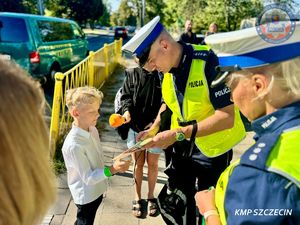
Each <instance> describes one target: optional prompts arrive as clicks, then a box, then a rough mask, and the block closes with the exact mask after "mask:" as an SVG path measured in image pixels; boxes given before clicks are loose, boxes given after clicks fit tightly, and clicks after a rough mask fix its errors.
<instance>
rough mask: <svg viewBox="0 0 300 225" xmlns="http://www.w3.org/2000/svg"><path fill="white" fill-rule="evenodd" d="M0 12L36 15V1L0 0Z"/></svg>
mask: <svg viewBox="0 0 300 225" xmlns="http://www.w3.org/2000/svg"><path fill="white" fill-rule="evenodd" d="M0 12H18V13H31V14H38V9H37V2H36V0H13V1H12V0H1V3H0Z"/></svg>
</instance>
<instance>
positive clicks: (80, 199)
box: [62, 87, 130, 225]
mask: <svg viewBox="0 0 300 225" xmlns="http://www.w3.org/2000/svg"><path fill="white" fill-rule="evenodd" d="M102 98H103V94H102V92H100V91H98V90H97V89H95V88H92V87H79V88H75V89H71V90H69V91H68V92H67V95H66V105H67V107H68V109H69V113H70V115H71V116H72V117H73V119H74V122H73V125H72V129H71V130H70V132H69V134H68V135H67V137H66V139H65V142H64V145H63V148H62V152H63V156H64V160H65V164H66V167H67V171H68V186H69V188H70V191H71V194H72V197H73V200H74V203H75V204H76V206H77V208H78V209H77V220H76V222H75V225H82V224H85V225H93V223H94V219H95V215H96V211H97V209H98V207H99V205H100V204H101V201H102V197H103V193H104V192H105V191H106V188H107V181H106V180H107V178H108V177H110V176H112V175H114V174H115V173H117V172H125V171H126V170H127V169H128V167H129V164H130V162H129V161H127V162H124V161H115V162H114V164H113V165H112V166H110V167H106V166H104V162H103V155H102V150H101V147H100V139H99V134H98V131H97V129H96V127H95V125H96V123H97V119H98V117H99V107H100V104H101V103H102Z"/></svg>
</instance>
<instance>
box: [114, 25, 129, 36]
mask: <svg viewBox="0 0 300 225" xmlns="http://www.w3.org/2000/svg"><path fill="white" fill-rule="evenodd" d="M119 38H123V39H127V38H128V35H127V30H126V28H125V27H116V28H115V39H119Z"/></svg>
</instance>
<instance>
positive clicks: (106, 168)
mask: <svg viewBox="0 0 300 225" xmlns="http://www.w3.org/2000/svg"><path fill="white" fill-rule="evenodd" d="M104 174H105V176H106V177H111V176H112V175H113V174H112V173H111V172H110V169H109V167H108V166H105V167H104Z"/></svg>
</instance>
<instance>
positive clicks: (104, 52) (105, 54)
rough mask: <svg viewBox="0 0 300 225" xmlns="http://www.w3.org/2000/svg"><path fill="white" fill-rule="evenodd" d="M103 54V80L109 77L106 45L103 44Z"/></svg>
mask: <svg viewBox="0 0 300 225" xmlns="http://www.w3.org/2000/svg"><path fill="white" fill-rule="evenodd" d="M103 54H104V62H105V78H107V77H108V75H109V65H108V45H107V44H104V47H103Z"/></svg>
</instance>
